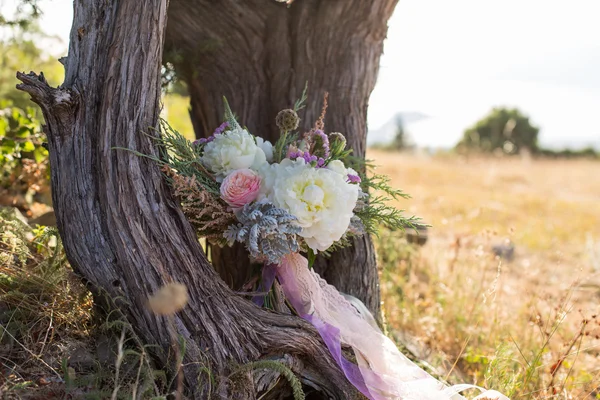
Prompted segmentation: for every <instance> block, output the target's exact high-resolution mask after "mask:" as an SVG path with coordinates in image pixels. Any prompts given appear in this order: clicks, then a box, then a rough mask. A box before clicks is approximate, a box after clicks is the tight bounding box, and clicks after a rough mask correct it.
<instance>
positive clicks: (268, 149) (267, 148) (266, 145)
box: [256, 136, 273, 162]
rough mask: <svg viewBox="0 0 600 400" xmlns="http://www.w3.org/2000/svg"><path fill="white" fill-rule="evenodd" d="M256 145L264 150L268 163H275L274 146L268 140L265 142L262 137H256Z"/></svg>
mask: <svg viewBox="0 0 600 400" xmlns="http://www.w3.org/2000/svg"><path fill="white" fill-rule="evenodd" d="M256 145H257V146H258V147H260V148H261V149H262V151H263V152H264V153H265V156H266V157H267V161H268V162H271V161H273V145H272V144H271V142H269V141H268V140H265V139H263V138H261V137H258V136H257V137H256Z"/></svg>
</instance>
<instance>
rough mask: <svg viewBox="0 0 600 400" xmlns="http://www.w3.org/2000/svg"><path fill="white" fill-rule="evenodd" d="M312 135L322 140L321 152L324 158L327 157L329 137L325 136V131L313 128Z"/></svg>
mask: <svg viewBox="0 0 600 400" xmlns="http://www.w3.org/2000/svg"><path fill="white" fill-rule="evenodd" d="M314 136H318V137H320V138H321V141H322V142H323V153H324V155H325V158H327V157H329V137H327V135H326V134H325V132H323V131H322V130H320V129H317V130H315V132H314Z"/></svg>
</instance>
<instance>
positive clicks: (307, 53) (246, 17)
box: [165, 0, 397, 315]
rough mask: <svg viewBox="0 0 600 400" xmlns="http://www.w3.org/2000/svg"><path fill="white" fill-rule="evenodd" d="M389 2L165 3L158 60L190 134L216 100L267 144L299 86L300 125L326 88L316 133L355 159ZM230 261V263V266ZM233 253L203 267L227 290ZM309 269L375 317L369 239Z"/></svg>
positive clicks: (201, 128)
mask: <svg viewBox="0 0 600 400" xmlns="http://www.w3.org/2000/svg"><path fill="white" fill-rule="evenodd" d="M396 3H397V0H372V1H365V0H297V1H295V2H294V3H293V4H292V5H291V7H289V8H288V7H286V6H285V5H284V4H281V3H276V2H274V1H265V0H248V1H243V2H241V1H236V0H223V1H218V2H215V1H211V0H172V4H171V7H170V9H169V25H168V26H167V37H166V42H165V48H166V56H165V59H166V60H167V61H170V62H172V63H173V64H174V66H175V69H176V71H177V73H178V75H179V77H181V78H182V79H183V80H184V81H185V82H186V83H187V84H188V89H189V91H190V94H191V112H190V114H191V117H192V122H193V124H194V129H195V131H196V134H197V136H199V137H201V136H206V135H210V134H211V133H212V131H213V130H214V129H215V127H217V126H218V125H219V123H220V121H221V118H222V104H221V103H222V101H221V96H223V95H224V96H226V97H227V98H228V100H229V102H230V103H231V105H232V108H233V110H234V112H236V113H237V114H238V116H239V117H240V121H242V122H243V123H244V124H246V125H247V126H248V128H249V129H250V131H251V132H253V133H255V134H257V135H259V136H263V137H265V138H268V139H270V140H276V138H277V136H278V132H277V128H276V126H275V123H274V121H275V115H276V114H277V112H278V111H279V110H281V109H282V108H286V107H290V106H292V105H293V104H294V101H295V100H296V99H297V98H298V97H299V96H300V94H301V92H302V89H303V88H304V85H305V83H306V82H308V84H309V94H310V101H309V102H308V104H307V107H306V109H305V110H303V112H302V113H301V114H300V116H301V117H302V125H301V127H302V128H303V129H309V128H310V127H311V126H312V125H313V123H314V121H315V120H316V119H317V118H318V116H319V115H320V113H321V102H320V100H321V98H322V96H323V94H324V92H329V109H328V111H327V117H326V120H325V121H326V128H327V129H328V130H336V131H340V132H342V133H344V134H345V135H346V137H347V138H348V141H349V146H350V147H351V148H352V149H354V153H355V155H357V156H360V157H364V155H365V147H366V132H367V129H366V114H367V105H368V99H369V96H370V94H371V91H372V90H373V87H374V85H375V81H376V77H377V72H378V69H379V58H380V55H381V52H382V50H383V40H384V38H385V35H386V32H387V20H388V19H389V17H390V16H391V14H392V11H393V9H394V7H395V5H396ZM232 259H233V260H237V262H236V263H232V262H231V260H232ZM246 260H247V257H246V256H245V253H244V251H243V249H242V248H241V247H238V248H235V249H233V250H231V251H229V250H218V251H217V252H216V254H215V257H213V264H214V265H215V267H216V268H217V270H218V271H219V273H220V274H221V276H223V277H224V279H226V280H227V281H228V282H231V283H232V284H233V286H234V287H239V286H241V285H242V284H243V283H244V279H245V278H246V276H245V275H244V272H243V271H247V268H242V267H241V266H242V265H243V264H244V263H246V262H247V261H246ZM315 268H316V269H317V271H318V272H319V273H320V274H321V275H322V276H323V277H324V278H325V279H326V280H327V281H328V282H329V283H331V284H333V285H334V286H336V287H337V288H338V289H339V290H340V291H342V292H345V293H349V294H352V295H354V296H356V297H358V298H359V299H361V300H362V301H363V302H364V303H365V304H366V305H367V307H368V308H369V309H370V310H371V311H373V312H374V313H375V315H378V313H379V307H380V298H379V286H378V285H379V279H378V275H377V269H376V262H375V255H374V251H373V246H372V243H371V240H370V238H368V237H365V238H361V239H358V240H356V241H355V242H354V246H353V248H349V249H345V250H342V251H339V252H337V253H336V254H335V255H334V256H333V257H332V258H331V259H330V260H325V259H320V260H319V261H318V263H317V265H316V266H315Z"/></svg>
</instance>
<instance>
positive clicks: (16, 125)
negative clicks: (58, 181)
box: [0, 103, 50, 203]
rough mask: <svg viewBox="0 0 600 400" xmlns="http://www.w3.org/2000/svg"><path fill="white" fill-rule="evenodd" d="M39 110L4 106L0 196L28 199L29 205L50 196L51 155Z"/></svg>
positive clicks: (0, 133) (0, 125)
mask: <svg viewBox="0 0 600 400" xmlns="http://www.w3.org/2000/svg"><path fill="white" fill-rule="evenodd" d="M40 125H41V122H40V121H39V120H38V117H37V114H36V112H35V109H33V108H31V107H28V108H26V109H21V108H18V107H12V106H7V104H6V103H4V104H1V103H0V192H3V191H4V192H8V193H9V194H10V195H12V196H17V195H24V196H25V199H26V201H27V203H31V202H32V201H33V196H35V195H36V194H38V193H42V194H47V193H49V178H50V176H49V168H48V151H47V150H46V149H45V148H44V147H43V143H44V138H43V133H42V132H41V130H40Z"/></svg>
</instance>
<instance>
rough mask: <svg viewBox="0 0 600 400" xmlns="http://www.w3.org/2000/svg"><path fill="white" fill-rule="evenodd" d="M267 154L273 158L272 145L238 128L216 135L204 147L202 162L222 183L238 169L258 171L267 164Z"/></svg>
mask: <svg viewBox="0 0 600 400" xmlns="http://www.w3.org/2000/svg"><path fill="white" fill-rule="evenodd" d="M259 139H260V141H259ZM266 153H269V154H268V155H269V156H270V157H271V158H272V157H273V146H272V145H271V143H269V142H266V141H264V140H263V139H262V138H256V140H255V138H254V136H252V135H251V134H250V133H248V131H247V130H245V129H242V128H237V129H233V130H230V131H227V132H225V133H223V134H220V135H215V138H214V140H213V141H211V142H209V143H207V144H206V145H205V146H204V154H203V155H202V157H201V158H200V161H201V162H202V164H204V166H205V167H206V168H208V169H209V170H210V171H212V172H214V174H215V175H216V179H217V181H219V182H221V181H222V180H223V179H224V178H225V177H226V176H227V175H228V174H229V173H230V172H232V171H235V170H238V169H244V168H249V169H252V170H258V169H259V168H260V167H261V166H263V165H264V164H266V163H267V154H266Z"/></svg>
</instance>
